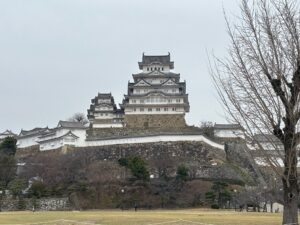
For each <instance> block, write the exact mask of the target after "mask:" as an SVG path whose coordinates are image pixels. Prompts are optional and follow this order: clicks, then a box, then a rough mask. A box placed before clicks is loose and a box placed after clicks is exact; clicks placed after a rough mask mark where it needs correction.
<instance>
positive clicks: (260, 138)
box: [253, 134, 280, 142]
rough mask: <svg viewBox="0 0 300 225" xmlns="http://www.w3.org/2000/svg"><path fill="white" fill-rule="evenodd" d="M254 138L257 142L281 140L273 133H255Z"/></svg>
mask: <svg viewBox="0 0 300 225" xmlns="http://www.w3.org/2000/svg"><path fill="white" fill-rule="evenodd" d="M253 139H254V140H255V141H257V142H280V140H279V139H278V138H277V137H276V136H275V135H273V134H255V135H254V136H253Z"/></svg>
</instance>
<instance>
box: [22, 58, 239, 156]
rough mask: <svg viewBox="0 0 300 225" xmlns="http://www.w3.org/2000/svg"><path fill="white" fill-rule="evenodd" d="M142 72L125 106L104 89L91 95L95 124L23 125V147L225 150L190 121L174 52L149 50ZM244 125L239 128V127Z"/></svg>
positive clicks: (231, 132) (225, 132) (225, 130)
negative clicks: (194, 146) (193, 145)
mask: <svg viewBox="0 0 300 225" xmlns="http://www.w3.org/2000/svg"><path fill="white" fill-rule="evenodd" d="M138 66H139V69H140V72H139V73H137V74H133V75H132V78H133V82H129V83H128V87H127V93H126V94H125V95H124V99H123V101H122V103H121V104H119V106H117V104H116V103H115V100H114V97H113V96H112V94H111V93H98V95H97V96H96V97H94V98H93V99H92V100H91V104H90V107H89V109H88V110H87V117H88V120H89V125H88V126H84V125H83V124H81V123H80V122H69V121H59V122H58V125H57V126H56V127H54V128H48V127H45V128H34V129H32V130H21V132H20V134H19V135H18V136H17V139H18V142H17V146H18V149H20V150H22V149H27V148H32V147H35V148H37V149H38V150H39V151H47V150H53V149H59V148H62V147H64V146H73V147H91V146H106V145H121V144H136V143H155V142H178V141H201V142H205V143H206V144H208V145H210V146H212V147H214V148H217V149H221V150H224V145H222V144H219V143H216V142H213V141H211V140H209V139H208V138H206V137H205V136H203V135H202V132H201V131H200V130H199V128H197V127H191V126H188V125H187V124H186V121H185V114H186V113H188V112H189V110H190V105H189V100H188V94H187V93H186V82H182V81H180V74H179V73H175V72H173V69H174V62H173V61H171V56H170V53H169V54H168V55H155V56H153V55H145V54H143V56H142V60H141V62H139V63H138ZM236 129H237V128H236V127H231V126H228V125H225V126H224V125H223V126H221V127H220V126H219V128H218V129H217V127H216V128H215V130H216V132H217V133H216V135H215V136H219V137H225V138H226V137H227V138H231V137H235V136H237V135H236V133H237V131H236ZM238 130H239V129H238Z"/></svg>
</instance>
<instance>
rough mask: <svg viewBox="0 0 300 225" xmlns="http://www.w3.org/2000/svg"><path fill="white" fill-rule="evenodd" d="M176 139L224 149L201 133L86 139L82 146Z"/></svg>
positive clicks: (170, 140) (171, 140)
mask: <svg viewBox="0 0 300 225" xmlns="http://www.w3.org/2000/svg"><path fill="white" fill-rule="evenodd" d="M176 141H200V142H204V143H206V144H208V145H210V146H212V147H214V148H217V149H220V150H223V151H224V145H221V144H218V143H216V142H213V141H211V140H209V139H208V138H206V137H204V136H202V135H157V136H149V137H136V138H122V139H109V140H95V141H86V142H85V145H84V146H106V145H118V144H136V143H152V142H176ZM84 146H82V147H84Z"/></svg>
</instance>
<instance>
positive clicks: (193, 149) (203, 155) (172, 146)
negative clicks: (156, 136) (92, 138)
mask: <svg viewBox="0 0 300 225" xmlns="http://www.w3.org/2000/svg"><path fill="white" fill-rule="evenodd" d="M49 153H50V152H49ZM49 153H48V154H49ZM65 153H66V154H72V155H74V154H80V155H81V157H82V158H84V157H86V158H88V160H89V161H90V162H92V161H98V160H104V161H106V160H108V161H115V162H116V161H117V160H118V159H120V158H124V157H130V156H140V157H142V158H144V159H145V160H146V161H147V164H148V165H149V170H150V171H151V173H153V174H154V175H157V173H158V169H159V168H158V167H159V165H160V164H166V163H170V162H172V163H171V164H172V165H170V166H171V167H172V169H171V170H172V171H173V172H172V173H173V175H175V174H176V170H177V167H178V166H179V165H180V164H184V165H186V166H187V167H188V168H189V170H190V172H191V173H192V176H193V177H194V178H196V179H208V180H218V179H222V180H235V181H242V182H244V180H243V179H244V178H243V174H244V173H247V171H245V170H244V169H243V168H240V167H237V166H234V165H233V164H232V163H230V162H229V161H227V160H226V155H225V152H224V151H223V150H220V149H216V148H213V147H211V146H209V145H206V144H205V143H203V142H197V141H182V142H156V143H140V144H122V145H110V146H95V147H82V148H69V149H68V151H67V152H65ZM247 179H248V178H247Z"/></svg>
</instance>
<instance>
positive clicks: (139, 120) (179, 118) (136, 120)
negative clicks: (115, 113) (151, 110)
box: [124, 114, 187, 128]
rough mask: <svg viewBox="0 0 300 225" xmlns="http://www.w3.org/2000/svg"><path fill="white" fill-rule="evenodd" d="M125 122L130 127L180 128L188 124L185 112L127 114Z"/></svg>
mask: <svg viewBox="0 0 300 225" xmlns="http://www.w3.org/2000/svg"><path fill="white" fill-rule="evenodd" d="M124 124H125V126H126V127H128V128H134V127H135V128H157V127H158V128H174V127H177V128H178V127H186V126H187V125H186V122H185V119H184V114H168V115H161V114H160V115H155V114H154V115H153V114H151V115H146V114H144V115H125V118H124Z"/></svg>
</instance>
